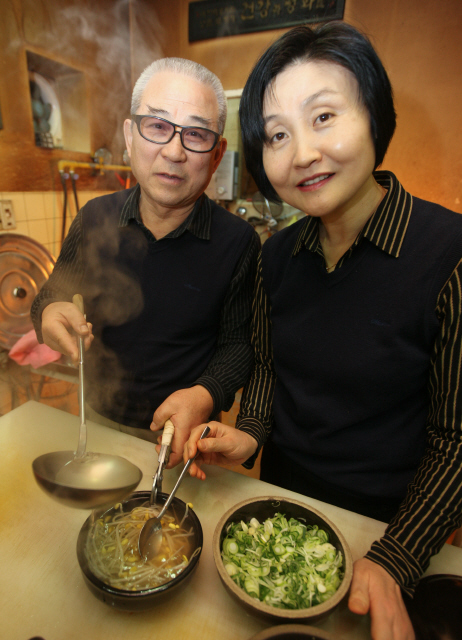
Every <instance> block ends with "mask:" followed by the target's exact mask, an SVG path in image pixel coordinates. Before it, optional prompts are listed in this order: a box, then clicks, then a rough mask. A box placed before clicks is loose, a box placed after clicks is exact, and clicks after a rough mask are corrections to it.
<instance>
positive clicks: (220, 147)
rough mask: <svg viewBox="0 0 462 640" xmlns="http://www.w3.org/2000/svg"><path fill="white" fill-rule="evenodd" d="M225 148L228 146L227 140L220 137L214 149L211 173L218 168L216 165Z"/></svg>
mask: <svg viewBox="0 0 462 640" xmlns="http://www.w3.org/2000/svg"><path fill="white" fill-rule="evenodd" d="M227 148H228V141H227V140H226V138H222V140H221V141H220V144H219V145H218V146H217V148H216V149H214V152H215V158H214V159H213V165H212V166H213V171H212V173H215V171H216V170H217V169H218V165H219V164H220V162H221V159H222V158H223V156H224V154H225V151H226V149H227Z"/></svg>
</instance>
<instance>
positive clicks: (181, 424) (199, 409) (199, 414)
mask: <svg viewBox="0 0 462 640" xmlns="http://www.w3.org/2000/svg"><path fill="white" fill-rule="evenodd" d="M212 411H213V399H212V396H211V395H210V393H209V392H208V391H207V389H206V388H205V387H202V386H201V385H196V386H195V387H191V388H190V389H179V390H178V391H175V392H174V393H172V394H171V395H169V397H168V398H167V399H166V400H165V401H164V402H163V403H162V404H161V405H160V407H158V409H157V410H156V412H155V413H154V417H153V419H152V423H151V430H152V431H157V430H158V429H162V427H163V426H164V424H165V421H166V420H168V419H169V418H170V420H171V421H172V422H173V424H174V426H175V433H174V434H173V440H172V444H171V453H170V458H169V462H168V465H166V468H167V469H171V468H172V467H175V466H176V465H177V464H178V463H180V462H181V461H182V459H183V449H184V444H185V442H186V440H187V439H188V438H189V434H190V433H191V429H193V428H194V427H197V425H198V424H201V423H203V422H206V420H207V418H208V417H209V416H210V414H211V413H212ZM159 442H160V440H159ZM159 450H160V446H158V447H157V452H159Z"/></svg>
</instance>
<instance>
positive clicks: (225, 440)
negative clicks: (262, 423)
mask: <svg viewBox="0 0 462 640" xmlns="http://www.w3.org/2000/svg"><path fill="white" fill-rule="evenodd" d="M207 425H208V426H209V427H210V433H209V435H208V436H207V438H204V439H203V440H200V439H199V438H200V437H201V433H202V432H203V430H204V428H205V427H206V426H207ZM257 446H258V445H257V441H256V440H255V438H253V437H252V436H250V435H249V434H248V433H245V432H244V431H239V430H237V429H235V428H234V427H229V426H228V425H226V424H222V423H221V422H215V421H212V422H207V423H205V424H201V425H199V426H198V427H196V428H195V429H193V430H192V431H191V434H190V436H189V440H188V441H187V442H186V444H185V446H184V453H183V459H184V462H185V463H186V462H187V461H188V460H190V459H191V458H193V457H194V455H195V454H196V451H197V450H199V455H198V456H197V458H196V460H195V461H194V462H193V463H192V465H191V466H190V468H189V473H190V475H191V476H192V477H193V478H199V480H205V477H206V476H205V473H204V471H203V470H202V469H201V468H200V465H201V464H202V463H204V464H215V465H234V466H237V465H239V464H242V463H243V462H245V461H246V460H247V459H248V458H250V456H251V455H253V454H254V453H255V451H256V450H257Z"/></svg>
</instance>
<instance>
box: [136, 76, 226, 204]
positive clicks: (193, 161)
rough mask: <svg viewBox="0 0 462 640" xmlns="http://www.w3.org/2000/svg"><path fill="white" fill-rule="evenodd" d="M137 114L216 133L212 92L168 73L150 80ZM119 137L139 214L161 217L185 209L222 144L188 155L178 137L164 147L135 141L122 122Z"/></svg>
mask: <svg viewBox="0 0 462 640" xmlns="http://www.w3.org/2000/svg"><path fill="white" fill-rule="evenodd" d="M138 114H141V115H157V116H159V117H160V118H164V119H165V120H169V121H170V122H174V123H175V124H179V125H182V126H200V127H205V128H207V129H211V130H212V131H218V104H217V99H216V96H215V93H214V92H213V89H212V88H211V87H209V86H207V85H204V84H202V83H200V82H198V81H197V80H195V79H193V78H190V77H188V76H185V75H182V74H179V73H175V72H173V71H162V72H159V73H157V74H156V75H155V76H153V77H152V78H151V80H150V81H149V83H148V85H147V86H146V89H145V90H144V93H143V95H142V98H141V105H140V108H139V109H138ZM124 134H125V141H126V144H127V150H128V154H129V156H130V159H131V167H132V170H133V174H134V175H135V176H136V179H137V180H138V182H139V183H140V187H141V212H142V214H144V213H146V212H148V211H151V212H154V213H157V214H161V215H163V216H165V215H169V214H170V213H171V214H173V215H175V214H177V215H178V214H184V213H187V212H188V211H190V210H191V209H192V207H193V205H194V202H195V201H196V200H197V198H198V197H199V196H200V195H201V194H202V193H203V192H204V191H205V189H206V188H207V186H208V184H209V182H210V179H211V177H212V175H213V173H214V172H215V170H216V169H217V167H218V165H219V164H220V160H221V158H222V157H223V154H224V152H225V151H226V140H222V141H221V142H219V143H218V144H217V146H216V147H215V148H214V149H213V150H212V151H210V152H208V153H195V152H194V151H188V150H186V149H185V148H184V147H183V146H182V144H181V140H180V136H179V135H178V134H175V135H174V136H173V138H172V140H170V142H168V143H167V144H155V143H153V142H149V141H148V140H145V139H144V138H143V137H141V136H140V134H139V132H138V129H137V127H136V125H135V124H133V125H132V121H131V120H125V122H124Z"/></svg>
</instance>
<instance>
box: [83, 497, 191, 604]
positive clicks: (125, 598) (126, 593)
mask: <svg viewBox="0 0 462 640" xmlns="http://www.w3.org/2000/svg"><path fill="white" fill-rule="evenodd" d="M150 496H151V492H150V491H136V492H135V493H133V494H132V495H131V496H130V497H129V498H128V499H127V500H126V501H125V502H123V503H122V505H123V510H124V511H125V512H130V511H132V509H134V508H135V507H139V506H141V505H142V504H143V503H145V502H147V501H149V498H150ZM157 498H158V502H159V504H160V505H162V504H163V503H164V502H165V501H166V500H167V498H168V494H165V493H159V494H158V496H157ZM113 509H114V507H111V509H108V510H107V511H106V512H105V513H106V514H107V515H110V514H111V512H112V511H113ZM170 510H173V511H174V513H175V514H176V516H177V518H178V519H180V520H181V518H182V517H183V515H184V513H185V511H186V504H185V503H184V502H183V501H182V500H180V499H179V498H176V497H175V498H173V500H172V504H171V506H170ZM186 522H187V525H188V526H189V527H192V529H193V532H194V543H193V545H194V548H200V549H202V544H203V534H202V526H201V523H200V522H199V518H198V517H197V515H196V514H195V513H194V511H193V510H192V509H189V511H188V516H187V520H186ZM91 524H92V516H90V517H89V518H87V520H86V521H85V523H84V525H83V527H82V528H81V530H80V533H79V537H78V540H77V559H78V562H79V565H80V569H81V571H82V574H83V578H84V580H85V584H86V585H87V587H88V589H89V590H90V591H91V593H92V594H93V595H94V596H96V597H97V598H98V599H99V600H101V601H102V602H104V603H106V604H107V605H109V606H110V607H113V608H114V609H120V610H124V611H145V610H148V609H152V608H154V607H155V606H157V605H159V604H161V603H163V602H165V601H167V600H169V599H170V598H171V597H172V596H174V595H176V594H177V593H178V592H179V591H180V590H182V589H184V587H185V586H186V585H187V584H188V582H189V580H190V579H191V577H192V575H193V573H194V571H195V570H196V569H197V566H198V564H199V558H200V552H199V553H198V554H197V555H195V556H194V557H193V558H192V560H191V561H190V563H189V564H188V566H187V567H186V568H185V569H184V570H183V571H182V572H181V573H179V574H178V575H177V576H176V577H175V578H173V579H172V580H170V581H169V582H166V583H165V584H162V585H159V586H157V587H153V588H152V589H143V590H142V591H130V590H125V589H118V588H115V587H112V586H110V585H108V584H106V583H104V582H102V581H101V580H100V579H99V578H97V577H96V575H95V574H94V573H93V572H92V570H91V568H90V566H89V564H88V560H87V557H86V554H85V547H86V542H87V537H88V533H89V530H90V527H91Z"/></svg>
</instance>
